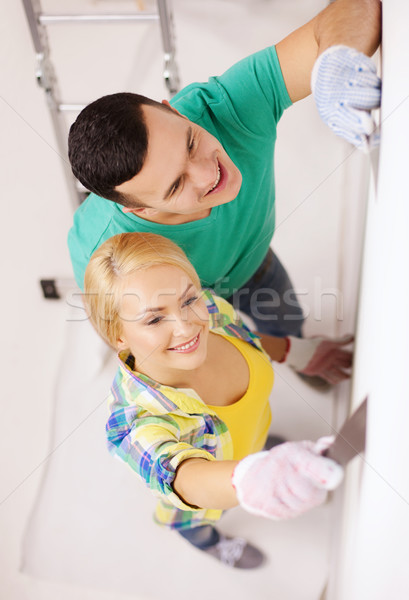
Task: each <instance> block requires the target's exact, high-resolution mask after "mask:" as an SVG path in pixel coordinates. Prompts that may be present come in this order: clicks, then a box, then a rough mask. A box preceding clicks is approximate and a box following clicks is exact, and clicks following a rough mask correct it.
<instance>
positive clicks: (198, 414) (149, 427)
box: [106, 290, 264, 529]
mask: <svg viewBox="0 0 409 600" xmlns="http://www.w3.org/2000/svg"><path fill="white" fill-rule="evenodd" d="M203 297H204V300H205V302H206V306H207V309H208V312H209V324H210V329H211V331H213V332H215V333H220V334H224V335H227V336H230V337H234V338H239V339H242V340H245V341H247V342H249V343H250V344H252V345H253V346H255V347H256V348H258V349H259V350H261V351H262V352H264V350H263V349H262V347H261V344H260V341H259V339H258V337H257V336H256V335H255V334H253V333H251V332H250V330H249V329H248V328H247V327H246V326H245V325H244V323H243V322H242V321H241V319H240V318H238V316H237V314H236V312H235V311H234V308H233V307H232V306H231V304H229V303H228V302H227V301H226V300H223V299H222V298H219V297H217V296H214V295H213V294H212V293H211V292H210V291H209V290H203ZM119 361H120V367H119V369H118V372H117V374H116V376H115V379H114V382H113V385H112V388H111V395H110V400H109V408H110V417H109V420H108V422H107V425H106V432H107V438H108V449H109V451H110V452H111V454H114V455H116V456H117V457H119V458H121V459H122V460H124V461H125V462H126V463H127V464H128V465H129V466H130V467H131V469H132V470H133V471H135V472H136V473H137V474H138V475H139V476H140V477H142V479H143V480H144V481H145V482H146V484H147V485H148V487H149V488H150V490H151V491H152V492H153V494H154V495H155V496H157V497H158V498H159V502H158V504H157V507H156V512H155V520H156V522H158V523H160V524H162V525H167V526H169V527H172V528H175V529H186V528H190V527H196V526H198V525H203V524H207V523H214V522H215V521H217V520H218V519H219V518H220V517H221V514H222V511H221V510H209V509H203V508H194V507H192V506H190V505H188V504H186V503H185V502H183V500H182V499H181V498H180V497H179V496H178V495H177V494H176V493H175V491H174V490H173V487H172V483H173V480H174V478H175V475H176V469H177V467H178V465H179V464H180V463H181V462H182V461H184V460H186V459H188V458H205V459H207V460H231V459H232V458H233V444H232V440H231V436H230V433H229V431H228V429H227V426H226V425H225V423H224V422H223V421H222V420H221V419H220V418H219V417H218V416H217V415H216V414H215V413H214V412H213V411H212V410H211V409H210V408H209V407H208V406H206V404H204V402H203V401H202V400H201V399H200V397H199V396H198V395H197V394H196V392H194V390H192V389H183V390H182V389H178V388H173V387H170V386H166V385H161V384H159V383H157V382H155V381H154V380H152V379H151V378H149V377H147V376H146V375H143V374H141V373H136V372H135V371H133V370H132V366H133V356H132V355H129V353H127V352H121V353H120V354H119Z"/></svg>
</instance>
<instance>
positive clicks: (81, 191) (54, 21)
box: [22, 0, 180, 210]
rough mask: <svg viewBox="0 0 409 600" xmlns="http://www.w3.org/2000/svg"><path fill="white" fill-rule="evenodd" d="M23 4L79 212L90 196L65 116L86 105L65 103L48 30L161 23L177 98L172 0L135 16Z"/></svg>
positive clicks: (32, 0)
mask: <svg viewBox="0 0 409 600" xmlns="http://www.w3.org/2000/svg"><path fill="white" fill-rule="evenodd" d="M22 2H23V6H24V10H25V14H26V17H27V21H28V25H29V28H30V33H31V37H32V40H33V45H34V49H35V53H36V71H35V75H36V78H37V81H38V83H39V85H40V86H41V87H42V88H43V89H44V92H45V95H46V98H47V104H48V108H49V110H50V114H51V119H52V124H53V128H54V131H55V135H56V140H57V146H58V150H59V153H60V155H61V157H62V158H63V161H62V163H63V168H64V174H65V178H66V182H67V186H68V191H69V195H70V200H71V204H72V208H73V210H75V209H76V208H77V207H78V206H79V204H81V202H83V200H84V199H85V197H86V196H87V195H88V192H87V190H86V189H85V188H84V187H83V186H82V185H81V184H80V183H79V181H78V180H77V179H76V178H75V177H74V175H73V174H72V171H71V168H70V165H69V161H68V151H67V150H68V148H67V140H68V127H67V124H66V122H65V118H64V113H66V112H80V111H81V110H82V109H83V108H84V105H83V104H64V102H63V100H62V99H61V96H60V93H59V89H58V80H57V76H56V72H55V69H54V66H53V64H52V61H51V58H50V46H49V43H48V36H47V28H48V27H51V26H54V25H58V24H69V25H81V24H83V23H86V24H95V25H98V24H118V23H127V24H134V23H135V24H137V23H147V22H156V23H158V25H159V26H160V32H161V38H162V46H163V53H164V70H163V78H164V81H165V84H166V87H167V89H168V91H169V94H170V95H171V96H173V95H174V94H175V93H176V92H178V90H179V85H180V80H179V74H178V68H177V63H176V60H175V38H174V28H173V15H172V9H171V5H170V0H156V5H157V12H150V13H149V12H146V11H144V10H138V9H136V10H135V12H133V13H127V14H113V13H111V14H46V13H44V12H43V11H42V7H41V0H22ZM139 6H140V7H141V8H143V2H139ZM137 8H138V7H137Z"/></svg>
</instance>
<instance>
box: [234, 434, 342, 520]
mask: <svg viewBox="0 0 409 600" xmlns="http://www.w3.org/2000/svg"><path fill="white" fill-rule="evenodd" d="M332 441H333V438H321V439H320V440H318V441H317V442H316V443H314V442H311V441H302V442H286V443H285V444H280V445H279V446H275V447H274V448H272V449H271V450H269V451H268V452H258V453H256V454H250V455H249V456H247V457H246V458H244V459H243V460H241V461H240V462H239V463H238V465H237V466H236V467H235V469H234V472H233V476H232V484H233V487H234V488H235V490H236V494H237V499H238V501H239V503H240V505H241V506H242V507H243V508H244V509H245V510H247V511H248V512H251V513H253V514H256V515H260V516H263V517H268V518H270V519H275V520H279V519H290V518H292V517H296V516H298V515H301V514H302V513H304V512H306V511H307V510H310V509H311V508H313V507H315V506H318V505H319V504H322V503H323V502H324V500H325V498H326V495H327V490H333V489H335V488H336V487H337V486H338V485H339V483H340V482H341V480H342V478H343V469H342V467H341V466H340V465H339V464H338V463H336V462H334V461H333V460H331V459H328V458H324V457H323V456H322V455H321V453H322V452H323V451H324V450H325V449H326V448H328V446H329V445H330V444H331V443H332Z"/></svg>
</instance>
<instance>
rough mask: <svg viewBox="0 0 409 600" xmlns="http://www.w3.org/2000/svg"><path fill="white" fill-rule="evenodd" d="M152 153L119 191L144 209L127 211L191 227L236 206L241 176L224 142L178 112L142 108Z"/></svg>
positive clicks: (118, 188)
mask: <svg viewBox="0 0 409 600" xmlns="http://www.w3.org/2000/svg"><path fill="white" fill-rule="evenodd" d="M143 113H144V117H145V122H146V127H147V131H148V151H147V155H146V159H145V162H144V165H143V167H142V170H141V171H140V172H139V173H138V174H137V175H135V177H133V178H132V179H130V180H129V181H125V182H124V183H122V184H121V185H118V186H117V187H116V188H115V189H116V190H117V191H119V192H122V193H124V194H126V195H127V196H128V197H130V198H134V199H135V202H136V203H137V204H138V205H139V206H141V205H142V206H144V207H145V208H125V209H124V211H125V212H133V213H135V214H136V215H138V216H141V217H142V218H147V219H151V220H153V221H158V222H174V223H177V222H180V223H183V222H188V221H191V220H192V221H193V220H196V219H201V218H204V217H206V216H208V215H209V213H210V209H212V208H213V207H214V206H219V205H220V204H225V203H226V202H231V200H234V199H235V198H236V196H237V194H238V193H239V190H240V187H241V181H242V177H241V173H240V171H239V170H238V168H237V167H236V166H235V165H234V163H233V162H232V161H231V159H230V158H229V156H228V155H227V153H226V152H225V150H224V148H223V146H222V145H221V144H220V142H219V141H218V140H217V139H216V138H215V137H214V136H213V135H211V134H210V133H208V132H207V131H206V130H205V129H203V128H202V127H200V126H199V125H196V124H195V123H192V122H191V121H189V120H188V119H187V118H185V117H182V116H181V115H179V113H177V112H176V111H174V110H163V109H160V108H156V107H153V106H146V105H145V106H143Z"/></svg>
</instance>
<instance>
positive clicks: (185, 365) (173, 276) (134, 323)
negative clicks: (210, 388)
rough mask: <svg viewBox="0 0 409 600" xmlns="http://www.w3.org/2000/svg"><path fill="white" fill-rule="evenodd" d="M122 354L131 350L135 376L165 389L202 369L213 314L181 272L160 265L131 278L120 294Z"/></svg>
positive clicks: (119, 341) (180, 270)
mask: <svg viewBox="0 0 409 600" xmlns="http://www.w3.org/2000/svg"><path fill="white" fill-rule="evenodd" d="M119 317H120V322H121V327H122V332H121V336H120V338H119V339H118V349H119V350H130V351H131V353H132V354H133V356H134V357H135V370H137V371H139V372H141V373H144V374H146V375H148V376H149V377H152V379H155V380H157V381H159V382H161V383H169V385H172V383H171V382H172V381H174V380H175V381H177V379H178V374H181V373H180V372H181V371H190V370H193V369H196V368H198V367H200V366H201V365H202V364H203V363H204V361H205V359H206V356H207V340H208V335H209V313H208V311H207V308H206V304H205V302H204V300H203V298H202V293H201V290H200V289H198V288H197V287H196V286H195V285H194V283H193V282H192V280H191V279H190V278H189V276H188V275H187V274H186V273H185V272H184V271H183V270H182V269H180V268H178V267H175V266H169V265H158V266H154V267H150V268H148V269H146V270H141V271H137V272H136V273H134V274H133V275H131V276H129V277H128V278H127V279H126V281H125V283H124V285H123V286H122V289H121V302H120V314H119Z"/></svg>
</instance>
